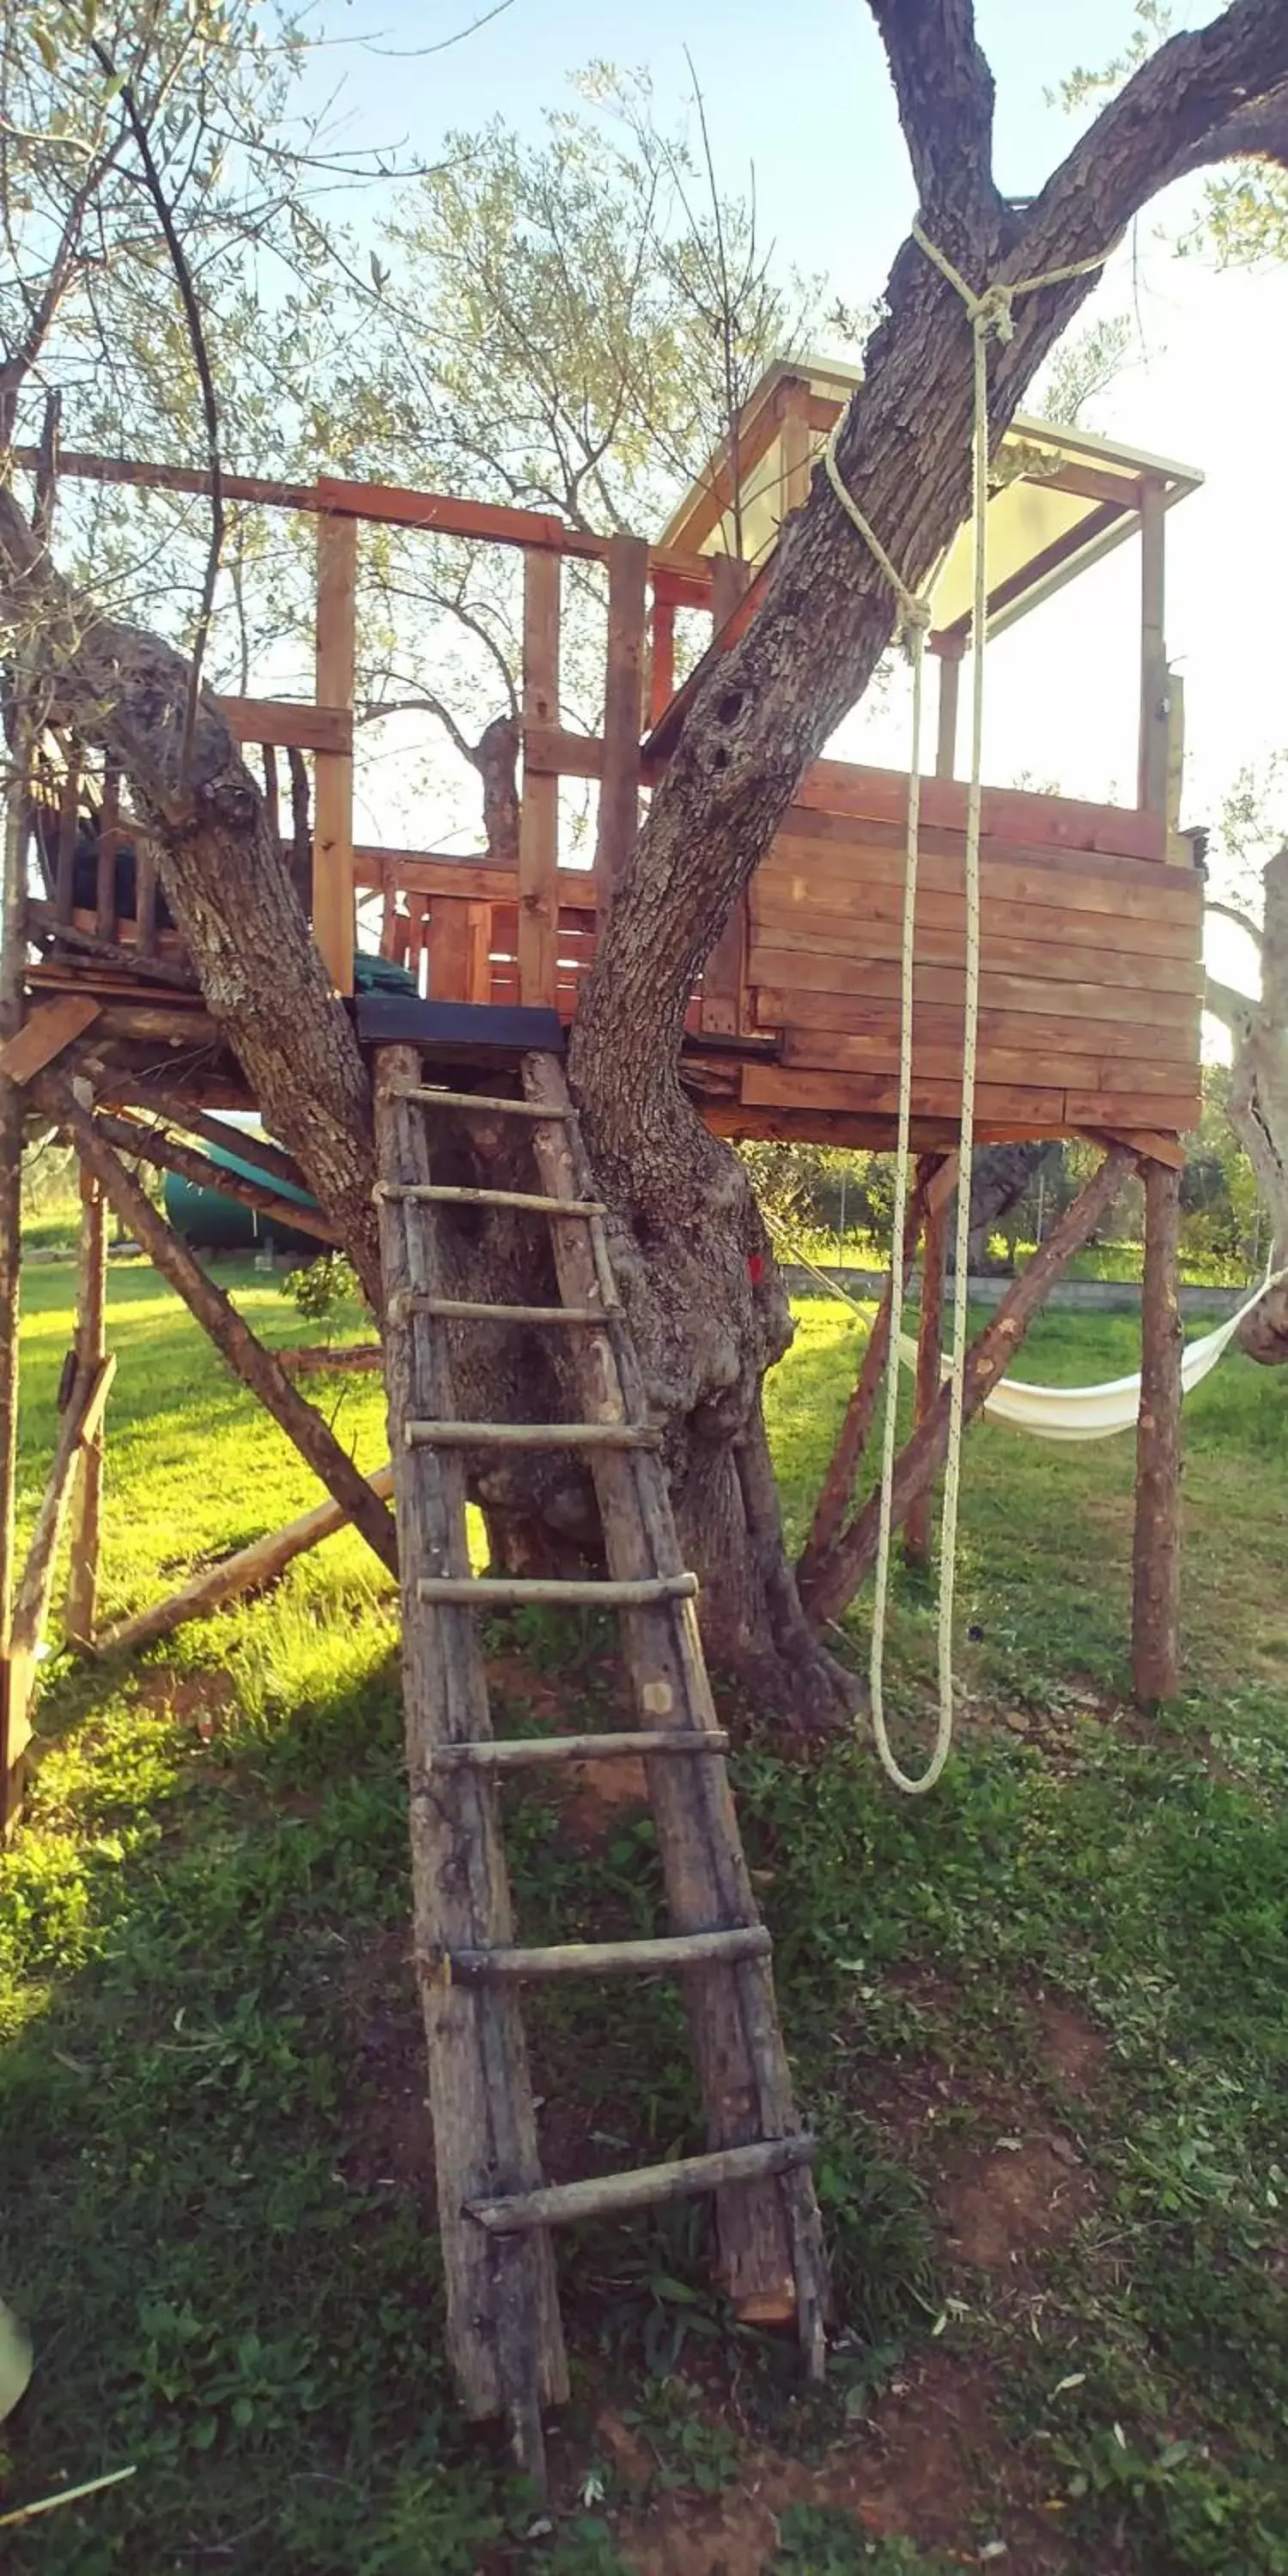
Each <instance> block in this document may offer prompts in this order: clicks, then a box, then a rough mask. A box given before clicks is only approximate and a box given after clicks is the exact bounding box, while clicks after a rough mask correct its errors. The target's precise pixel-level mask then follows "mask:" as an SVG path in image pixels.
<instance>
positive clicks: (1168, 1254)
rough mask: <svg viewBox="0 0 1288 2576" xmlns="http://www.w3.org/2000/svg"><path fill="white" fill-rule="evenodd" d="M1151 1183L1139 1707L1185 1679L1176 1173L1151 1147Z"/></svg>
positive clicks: (1139, 1443) (1140, 1499)
mask: <svg viewBox="0 0 1288 2576" xmlns="http://www.w3.org/2000/svg"><path fill="white" fill-rule="evenodd" d="M1141 1171H1142V1176H1143V1178H1144V1183H1145V1283H1144V1287H1143V1289H1142V1292H1141V1308H1140V1329H1141V1364H1140V1414H1139V1418H1138V1421H1137V1427H1136V1528H1135V1538H1134V1543H1133V1555H1132V1639H1131V1659H1132V1688H1133V1690H1134V1692H1135V1695H1136V1698H1137V1700H1138V1702H1139V1703H1140V1705H1141V1707H1142V1708H1156V1707H1157V1706H1158V1705H1159V1703H1160V1702H1161V1701H1163V1700H1167V1699H1172V1698H1174V1697H1175V1694H1176V1689H1177V1684H1178V1681H1179V1678H1180V1608H1181V1347H1182V1340H1183V1336H1182V1331H1181V1307H1180V1297H1179V1294H1178V1288H1177V1253H1178V1244H1179V1236H1180V1192H1181V1182H1180V1174H1179V1172H1175V1171H1173V1170H1172V1169H1171V1167H1170V1166H1169V1165H1168V1164H1166V1163H1156V1162H1155V1161H1154V1159H1153V1157H1152V1156H1150V1157H1149V1158H1148V1159H1147V1160H1143V1161H1142V1164H1141Z"/></svg>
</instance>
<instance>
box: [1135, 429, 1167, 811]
mask: <svg viewBox="0 0 1288 2576" xmlns="http://www.w3.org/2000/svg"><path fill="white" fill-rule="evenodd" d="M1166 507H1167V504H1166V499H1165V493H1164V486H1163V484H1162V483H1161V482H1160V481H1159V479H1158V477H1157V476H1156V475H1152V474H1151V475H1147V476H1146V477H1145V480H1144V482H1143V483H1142V486H1141V496H1140V752H1139V759H1138V763H1137V786H1136V802H1137V804H1138V805H1139V806H1140V807H1141V809H1142V811H1143V812H1145V813H1147V814H1165V813H1166V811H1167V771H1168V690H1167V645H1166V642H1165V640H1164V605H1165V575H1166V563H1165V546H1166V535H1165V527H1164V521H1165V515H1166Z"/></svg>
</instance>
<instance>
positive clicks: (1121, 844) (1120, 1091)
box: [722, 762, 1203, 1138]
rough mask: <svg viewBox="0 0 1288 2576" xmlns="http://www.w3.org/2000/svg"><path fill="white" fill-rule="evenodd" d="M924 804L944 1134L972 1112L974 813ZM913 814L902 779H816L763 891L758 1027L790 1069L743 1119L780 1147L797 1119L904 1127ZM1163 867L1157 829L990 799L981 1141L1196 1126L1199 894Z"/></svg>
mask: <svg viewBox="0 0 1288 2576" xmlns="http://www.w3.org/2000/svg"><path fill="white" fill-rule="evenodd" d="M838 773H839V774H838ZM922 792H923V799H924V802H923V809H922V810H923V816H924V818H925V828H924V832H923V848H922V852H921V859H920V865H919V871H918V901H917V946H916V968H915V974H914V995H915V999H914V1020H913V1043H914V1113H915V1115H916V1116H917V1117H918V1119H919V1120H921V1121H929V1122H937V1121H941V1120H944V1119H947V1120H949V1121H951V1120H952V1119H953V1117H954V1116H955V1115H956V1114H957V1111H958V1107H959V1102H960V1090H961V1065H962V1020H961V1014H962V1009H963V1005H964V998H965V973H964V967H965V897H964V892H963V884H962V849H963V846H964V823H965V792H964V789H963V788H962V787H961V786H960V785H959V784H958V783H957V782H955V781H951V780H945V779H940V780H927V781H924V782H923V790H922ZM905 795H906V786H905V783H904V782H903V781H902V780H901V779H899V778H897V776H896V775H895V774H893V773H891V772H888V771H882V772H874V771H870V770H860V769H851V768H848V767H845V768H842V766H841V765H840V764H837V763H831V762H822V763H820V764H819V766H818V768H817V769H815V770H814V771H813V772H811V774H810V776H809V777H808V778H807V779H806V780H805V782H804V784H803V786H802V789H801V791H800V794H799V795H798V798H797V801H796V804H795V805H794V806H793V808H792V809H791V812H790V814H789V816H788V819H787V825H786V827H785V829H784V830H783V831H782V832H781V833H780V834H779V836H778V838H777V840H776V841H775V843H774V845H773V848H772V849H771V851H770V853H769V856H768V858H767V859H766V860H765V861H764V863H763V865H762V866H761V868H760V869H759V870H758V871H757V874H756V876H755V878H754V879H753V881H752V886H751V892H750V900H749V915H750V938H749V948H748V958H747V987H748V1001H749V1007H750V1014H751V1025H752V1027H753V1028H754V1029H755V1030H757V1031H759V1032H761V1033H763V1034H769V1033H773V1032H776V1033H777V1034H778V1036H779V1039H780V1048H779V1055H778V1060H777V1062H775V1063H774V1064H770V1065H760V1064H758V1065H749V1066H747V1067H746V1068H745V1070H744V1073H743V1078H742V1102H743V1105H744V1108H746V1109H747V1110H750V1111H754V1112H757V1113H760V1114H761V1115H763V1116H764V1117H765V1118H766V1119H770V1118H772V1119H773V1120H774V1121H775V1128H774V1131H773V1132H777V1123H776V1122H777V1120H778V1118H779V1117H780V1115H781V1114H783V1113H787V1114H790V1115H791V1116H792V1117H793V1119H799V1118H801V1117H802V1116H804V1115H807V1114H808V1113H809V1112H811V1111H817V1112H819V1113H824V1114H827V1115H829V1116H831V1117H843V1118H847V1119H857V1120H864V1121H877V1122H879V1121H882V1120H886V1119H889V1118H890V1117H891V1116H892V1115H893V1113H894V1111H895V1109H896V1108H897V1105H898V1081H897V1076H898V1067H899V989H900V971H899V958H900V946H901V928H902V913H903V877H904V852H903V846H902V842H903V832H902V815H901V804H900V800H901V799H902V798H903V797H904V796H905ZM817 799H823V800H825V801H824V802H816V801H815V800H817ZM820 824H821V825H822V826H823V829H822V830H820V829H819V828H818V826H819V825H820ZM1163 859H1164V846H1163V838H1162V835H1161V833H1160V831H1159V828H1158V818H1157V816H1155V815H1153V814H1141V813H1138V812H1122V813H1116V812H1114V810H1113V809H1112V808H1108V807H1099V806H1080V805H1078V804H1076V803H1075V802H1074V801H1073V800H1071V799H1066V798H1054V797H1052V798H1046V797H1041V798H1039V797H1032V796H1029V795H1027V794H1022V793H1019V792H1015V793H1012V792H1011V791H1009V790H1008V791H999V792H997V793H996V794H992V795H990V794H989V793H988V792H986V794H985V799H984V837H983V841H982V845H981V853H980V879H981V883H980V894H981V916H982V956H981V979H980V1022H979V1070H978V1084H979V1089H978V1098H977V1116H978V1122H979V1132H980V1134H981V1136H982V1137H983V1138H988V1137H991V1136H993V1135H994V1134H995V1133H1000V1132H1001V1131H1003V1130H1005V1131H1007V1132H1008V1133H1011V1134H1014V1133H1016V1132H1017V1131H1018V1132H1021V1133H1023V1132H1030V1133H1032V1134H1034V1135H1042V1134H1061V1133H1063V1134H1067V1133H1069V1132H1070V1131H1071V1130H1074V1129H1078V1128H1082V1127H1096V1126H1100V1127H1110V1126H1116V1127H1119V1128H1126V1129H1136V1128H1140V1127H1145V1126H1151V1127H1154V1128H1158V1129H1163V1130H1168V1129H1172V1128H1176V1129H1178V1130H1185V1129H1188V1128H1190V1127H1192V1126H1194V1125H1195V1124H1196V1122H1197V1118H1198V1113H1199V1106H1200V1098H1199V1022H1200V1010H1201V997H1202V990H1203V976H1202V966H1201V962H1200V961H1201V941H1202V891H1201V885H1200V881H1199V879H1198V877H1197V876H1196V875H1188V876H1187V875H1186V874H1185V873H1184V872H1183V871H1182V870H1181V869H1179V868H1176V867H1170V868H1166V870H1165V869H1164V865H1163ZM722 1123H724V1122H722ZM749 1132H750V1131H749ZM829 1132H833V1133H834V1132H835V1131H834V1130H831V1131H829Z"/></svg>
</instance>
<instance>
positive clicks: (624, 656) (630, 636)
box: [595, 537, 648, 918]
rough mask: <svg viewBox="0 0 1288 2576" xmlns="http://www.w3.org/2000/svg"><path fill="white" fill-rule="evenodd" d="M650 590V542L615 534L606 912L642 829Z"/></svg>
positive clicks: (601, 839) (600, 879) (602, 865)
mask: <svg viewBox="0 0 1288 2576" xmlns="http://www.w3.org/2000/svg"><path fill="white" fill-rule="evenodd" d="M647 593H648V547H647V545H646V544H645V542H644V539H643V538H642V537H614V538H613V539H612V540H611V542H610V545H609V552H608V672H607V678H606V681H605V688H604V767H603V773H602V777H601V781H600V789H599V828H598V832H597V834H596V838H595V881H596V899H597V901H598V903H599V905H600V907H601V918H606V917H607V913H608V910H609V907H610V906H611V904H612V899H613V889H614V886H615V885H616V884H617V882H618V879H619V878H620V876H621V874H622V871H623V869H624V868H625V866H626V862H627V860H628V859H629V857H630V854H631V851H632V850H633V848H634V846H635V836H636V833H637V832H638V830H639V815H640V689H641V682H642V672H643V660H644V620H645V613H646V602H647Z"/></svg>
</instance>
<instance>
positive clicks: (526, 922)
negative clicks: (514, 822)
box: [518, 546, 561, 1008]
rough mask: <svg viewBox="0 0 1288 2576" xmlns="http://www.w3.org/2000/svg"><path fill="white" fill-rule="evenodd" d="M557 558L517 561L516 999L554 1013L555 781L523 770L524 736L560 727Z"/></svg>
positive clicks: (535, 553)
mask: <svg viewBox="0 0 1288 2576" xmlns="http://www.w3.org/2000/svg"><path fill="white" fill-rule="evenodd" d="M560 570H561V566H560V559H559V556H558V555H557V554H551V553H546V552H544V551H542V550H539V549H538V548H536V547H534V546H530V547H528V548H527V549H526V551H525V553H524V557H523V732H524V742H525V754H524V762H523V803H522V806H521V808H520V812H519V939H518V947H519V1000H520V1001H521V1002H524V1003H529V1004H533V1005H541V1004H544V1005H545V1006H546V1007H547V1008H553V1005H554V998H555V973H556V965H557V960H558V947H559V781H558V778H557V777H556V776H555V775H554V773H553V772H552V771H546V770H534V769H532V768H530V767H529V764H528V759H527V754H526V742H527V737H528V734H529V732H530V731H535V730H537V729H538V728H541V727H553V726H557V724H558V722H559V589H560V581H559V576H560Z"/></svg>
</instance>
